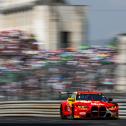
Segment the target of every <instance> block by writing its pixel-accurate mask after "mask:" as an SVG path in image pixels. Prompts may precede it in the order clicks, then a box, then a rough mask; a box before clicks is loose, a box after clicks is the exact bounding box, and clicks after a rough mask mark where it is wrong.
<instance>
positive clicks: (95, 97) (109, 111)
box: [60, 91, 119, 119]
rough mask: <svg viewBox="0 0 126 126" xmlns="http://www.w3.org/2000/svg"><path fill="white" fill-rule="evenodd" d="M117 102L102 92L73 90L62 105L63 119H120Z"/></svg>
mask: <svg viewBox="0 0 126 126" xmlns="http://www.w3.org/2000/svg"><path fill="white" fill-rule="evenodd" d="M118 109H119V106H118V104H117V103H115V102H113V101H112V98H107V97H106V96H104V94H103V93H101V92H91V91H77V92H73V93H72V94H71V95H70V96H69V97H68V99H67V100H66V101H64V102H62V103H61V105H60V116H61V118H62V119H68V118H70V119H118Z"/></svg>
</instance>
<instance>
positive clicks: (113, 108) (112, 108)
mask: <svg viewBox="0 0 126 126" xmlns="http://www.w3.org/2000/svg"><path fill="white" fill-rule="evenodd" d="M116 108H117V106H111V107H109V108H108V109H109V110H115V109H116Z"/></svg>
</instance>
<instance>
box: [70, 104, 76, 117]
mask: <svg viewBox="0 0 126 126" xmlns="http://www.w3.org/2000/svg"><path fill="white" fill-rule="evenodd" d="M71 119H75V118H74V105H72V114H71Z"/></svg>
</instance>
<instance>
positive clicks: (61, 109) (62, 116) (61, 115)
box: [60, 105, 67, 119]
mask: <svg viewBox="0 0 126 126" xmlns="http://www.w3.org/2000/svg"><path fill="white" fill-rule="evenodd" d="M60 117H61V119H67V117H66V116H65V115H64V113H63V107H62V105H61V106H60Z"/></svg>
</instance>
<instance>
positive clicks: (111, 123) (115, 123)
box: [0, 117, 126, 126]
mask: <svg viewBox="0 0 126 126" xmlns="http://www.w3.org/2000/svg"><path fill="white" fill-rule="evenodd" d="M125 122H126V119H119V120H61V119H60V118H43V117H1V118H0V126H2V125H3V124H8V125H11V124H12V125H13V124H15V123H16V125H18V126H19V125H26V126H28V125H35V126H37V125H43V126H45V125H50V126H52V125H55V126H61V125H64V126H66V125H69V126H94V125H96V126H125Z"/></svg>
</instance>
